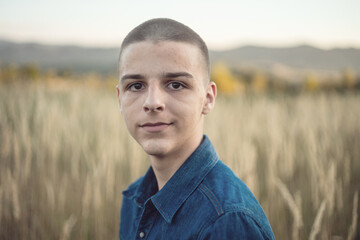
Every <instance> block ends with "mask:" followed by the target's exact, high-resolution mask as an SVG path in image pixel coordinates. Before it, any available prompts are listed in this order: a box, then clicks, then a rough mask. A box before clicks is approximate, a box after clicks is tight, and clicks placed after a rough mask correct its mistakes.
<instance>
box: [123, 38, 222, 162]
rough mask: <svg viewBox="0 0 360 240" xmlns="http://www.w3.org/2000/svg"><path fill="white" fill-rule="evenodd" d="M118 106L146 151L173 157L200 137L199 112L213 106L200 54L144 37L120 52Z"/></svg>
mask: <svg viewBox="0 0 360 240" xmlns="http://www.w3.org/2000/svg"><path fill="white" fill-rule="evenodd" d="M119 73H120V75H119V78H120V81H119V85H118V86H117V91H118V99H119V105H120V110H121V112H122V115H123V117H124V120H125V123H126V126H127V128H128V130H129V132H130V134H131V135H132V136H133V137H134V139H135V140H136V141H137V142H138V143H139V144H140V145H141V146H142V148H143V149H144V150H145V152H146V153H147V154H149V155H153V156H157V157H166V156H176V155H177V153H180V152H181V151H182V149H186V148H188V147H190V148H191V147H193V146H192V145H193V144H199V142H197V141H198V140H199V139H201V137H202V134H203V133H202V132H203V130H202V128H203V115H204V114H207V113H208V112H209V111H210V110H211V109H212V107H213V105H214V101H215V96H216V86H215V84H214V83H208V75H207V73H206V71H205V65H204V60H203V56H202V55H201V53H200V50H199V49H198V48H197V47H196V46H194V45H191V44H188V43H182V42H173V41H160V42H150V41H144V42H139V43H133V44H130V45H129V46H127V47H126V48H125V49H124V50H123V52H122V55H121V59H120V65H119Z"/></svg>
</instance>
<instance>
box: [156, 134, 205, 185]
mask: <svg viewBox="0 0 360 240" xmlns="http://www.w3.org/2000/svg"><path fill="white" fill-rule="evenodd" d="M202 137H203V136H202V134H201V136H200V137H198V138H196V139H194V140H193V141H188V142H187V144H186V146H184V147H182V148H181V149H180V150H178V151H177V152H175V153H173V154H171V155H167V156H153V155H150V164H151V166H152V168H153V170H154V174H155V177H156V180H157V184H158V188H159V191H160V190H161V189H162V188H163V187H164V186H165V184H166V183H167V182H168V181H169V180H170V178H171V177H172V176H173V175H174V174H175V172H176V171H177V170H178V169H179V168H180V167H181V166H182V165H183V164H184V162H185V161H186V160H187V159H188V158H189V157H190V155H191V154H192V153H193V152H194V151H195V150H196V148H197V147H198V146H199V145H200V143H201V140H202Z"/></svg>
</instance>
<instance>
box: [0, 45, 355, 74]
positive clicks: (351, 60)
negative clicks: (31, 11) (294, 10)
mask: <svg viewBox="0 0 360 240" xmlns="http://www.w3.org/2000/svg"><path fill="white" fill-rule="evenodd" d="M118 54H119V48H90V47H80V46H69V45H66V46H61V45H45V44H38V43H14V42H10V41H5V40H0V64H7V63H16V64H20V65H21V64H25V63H36V64H37V65H39V66H40V67H41V68H45V69H48V68H55V69H70V70H72V71H75V72H89V71H95V72H104V73H109V72H111V73H112V72H116V68H117V60H118ZM210 58H211V61H212V62H213V63H214V62H217V61H223V62H225V63H227V64H229V65H230V66H232V67H240V66H243V65H251V66H256V67H258V68H268V69H272V68H273V67H274V66H285V67H288V68H291V69H297V70H315V71H316V70H318V71H340V70H343V69H344V68H346V67H349V68H352V69H354V70H355V71H359V70H360V49H356V48H343V49H340V48H336V49H330V50H323V49H319V48H315V47H312V46H307V45H303V46H296V47H286V48H269V47H258V46H244V47H239V48H236V49H232V50H227V51H211V52H210Z"/></svg>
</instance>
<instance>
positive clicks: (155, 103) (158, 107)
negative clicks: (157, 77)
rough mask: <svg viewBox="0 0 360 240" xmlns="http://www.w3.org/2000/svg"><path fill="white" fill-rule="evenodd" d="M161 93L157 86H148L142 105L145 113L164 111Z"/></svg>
mask: <svg viewBox="0 0 360 240" xmlns="http://www.w3.org/2000/svg"><path fill="white" fill-rule="evenodd" d="M163 98H164V96H163V92H162V91H161V88H160V86H158V85H157V84H150V85H149V87H148V91H147V96H146V99H145V102H144V105H143V109H144V111H145V112H162V111H164V109H165V104H164V101H163Z"/></svg>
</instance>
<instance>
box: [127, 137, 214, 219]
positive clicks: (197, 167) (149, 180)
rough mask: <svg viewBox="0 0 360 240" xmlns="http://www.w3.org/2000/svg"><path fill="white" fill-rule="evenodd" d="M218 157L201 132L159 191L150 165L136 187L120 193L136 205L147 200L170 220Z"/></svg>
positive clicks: (142, 204)
mask: <svg viewBox="0 0 360 240" xmlns="http://www.w3.org/2000/svg"><path fill="white" fill-rule="evenodd" d="M218 159H219V157H218V155H217V153H216V151H215V149H214V147H213V145H212V144H211V142H210V140H209V138H208V137H207V136H206V135H204V137H203V141H202V142H201V144H200V146H199V147H198V148H197V149H196V150H195V151H194V152H193V153H192V154H191V155H190V157H189V158H188V159H187V160H186V161H185V163H184V164H183V165H182V166H181V167H180V168H179V169H178V170H177V171H176V173H175V174H174V175H173V176H172V177H171V179H170V180H169V181H168V182H167V183H166V184H165V186H164V187H163V188H162V189H161V190H160V191H158V192H157V188H158V187H157V182H156V178H155V175H154V171H153V169H152V168H151V167H150V168H149V170H148V171H147V173H146V174H145V176H144V177H143V178H142V180H141V182H140V185H139V186H138V188H135V189H129V190H127V191H125V192H124V193H123V194H124V195H125V196H127V197H128V198H133V199H135V200H136V202H137V204H138V205H139V206H140V207H141V206H144V204H146V203H147V201H149V200H151V201H152V203H153V204H154V206H155V207H156V209H157V210H158V211H159V213H160V214H161V216H162V217H163V218H164V220H165V221H166V222H168V223H171V221H172V219H173V217H174V215H175V213H176V212H177V210H178V209H179V208H180V207H181V205H182V204H183V203H184V202H185V201H186V199H187V198H188V197H189V196H190V195H191V193H192V192H193V191H195V189H196V188H197V187H198V186H199V185H200V183H201V182H202V181H203V179H204V178H205V176H206V175H207V174H208V173H209V171H210V170H211V169H212V168H213V167H214V166H215V164H216V163H217V161H218Z"/></svg>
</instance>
